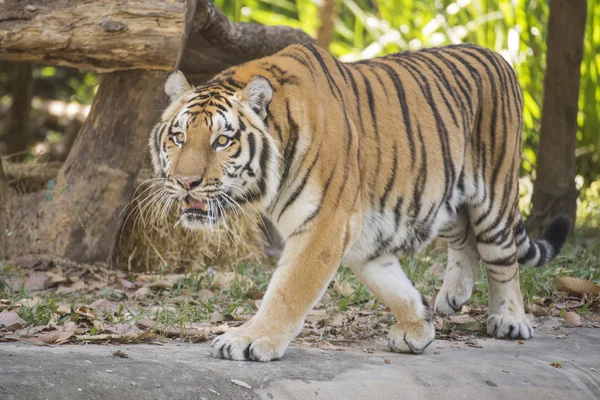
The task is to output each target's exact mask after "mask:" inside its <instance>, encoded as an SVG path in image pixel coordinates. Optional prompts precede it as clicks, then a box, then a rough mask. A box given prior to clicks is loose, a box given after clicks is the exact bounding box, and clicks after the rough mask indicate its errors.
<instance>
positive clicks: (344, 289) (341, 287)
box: [333, 282, 354, 297]
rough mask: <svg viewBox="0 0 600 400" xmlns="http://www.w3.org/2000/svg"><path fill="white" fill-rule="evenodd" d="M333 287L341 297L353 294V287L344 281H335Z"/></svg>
mask: <svg viewBox="0 0 600 400" xmlns="http://www.w3.org/2000/svg"><path fill="white" fill-rule="evenodd" d="M333 289H334V290H335V291H336V292H337V293H338V294H339V295H340V296H342V297H348V296H352V295H353V294H354V288H353V287H352V286H350V285H349V284H348V283H346V282H342V283H339V282H335V283H334V284H333Z"/></svg>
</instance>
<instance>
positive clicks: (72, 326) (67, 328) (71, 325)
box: [58, 321, 77, 332]
mask: <svg viewBox="0 0 600 400" xmlns="http://www.w3.org/2000/svg"><path fill="white" fill-rule="evenodd" d="M76 329H77V322H74V321H69V322H67V323H66V324H64V325H60V326H59V327H58V330H59V331H61V332H75V330H76Z"/></svg>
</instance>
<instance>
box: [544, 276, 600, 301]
mask: <svg viewBox="0 0 600 400" xmlns="http://www.w3.org/2000/svg"><path fill="white" fill-rule="evenodd" d="M554 286H556V290H558V291H559V292H564V293H570V294H579V295H581V294H591V295H593V296H596V295H598V294H600V286H598V285H595V284H593V283H592V282H590V281H586V280H585V279H580V278H574V277H572V276H561V277H559V278H555V279H554Z"/></svg>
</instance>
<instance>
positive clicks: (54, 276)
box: [46, 267, 67, 286]
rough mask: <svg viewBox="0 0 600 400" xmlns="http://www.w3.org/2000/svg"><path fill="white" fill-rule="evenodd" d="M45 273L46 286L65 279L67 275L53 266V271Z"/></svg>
mask: <svg viewBox="0 0 600 400" xmlns="http://www.w3.org/2000/svg"><path fill="white" fill-rule="evenodd" d="M46 275H48V281H47V282H46V285H47V286H54V285H57V284H59V283H63V282H66V281H67V277H66V276H65V275H64V274H63V272H62V269H61V268H60V267H57V268H55V269H54V271H53V272H50V271H49V272H46Z"/></svg>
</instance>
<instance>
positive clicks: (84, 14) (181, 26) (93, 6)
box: [0, 0, 195, 72]
mask: <svg viewBox="0 0 600 400" xmlns="http://www.w3.org/2000/svg"><path fill="white" fill-rule="evenodd" d="M190 8H191V9H194V8H195V0H194V1H188V2H187V6H186V2H184V0H137V1H133V0H131V1H127V0H94V1H82V0H60V1H48V0H28V1H27V2H24V1H22V0H4V1H1V2H0V59H2V60H9V61H19V62H32V63H42V64H52V65H62V66H69V67H75V68H82V69H89V70H94V71H98V72H110V71H116V70H129V69H160V70H172V69H173V68H174V67H175V66H176V62H177V60H178V58H179V50H180V49H181V48H182V44H183V43H184V41H185V38H186V37H187V33H188V32H187V31H186V17H187V12H188V10H189V9H190ZM192 14H193V13H192Z"/></svg>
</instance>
